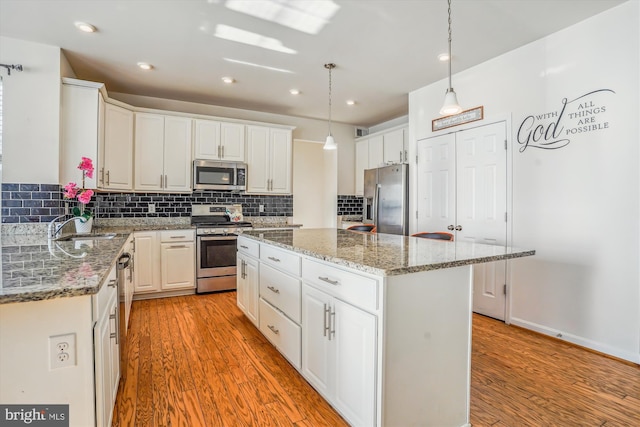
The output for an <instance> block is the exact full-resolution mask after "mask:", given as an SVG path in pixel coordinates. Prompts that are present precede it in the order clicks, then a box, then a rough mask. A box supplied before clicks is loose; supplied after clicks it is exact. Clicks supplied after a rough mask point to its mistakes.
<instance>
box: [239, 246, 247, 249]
mask: <svg viewBox="0 0 640 427" xmlns="http://www.w3.org/2000/svg"><path fill="white" fill-rule="evenodd" d="M240 247H241V248H242V249H249V246H245V245H240Z"/></svg>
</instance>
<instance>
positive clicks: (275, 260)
mask: <svg viewBox="0 0 640 427" xmlns="http://www.w3.org/2000/svg"><path fill="white" fill-rule="evenodd" d="M267 258H269V259H270V260H271V261H273V262H280V260H279V259H278V258H276V257H273V256H270V257H267Z"/></svg>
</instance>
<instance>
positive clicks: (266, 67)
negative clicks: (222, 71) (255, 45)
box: [222, 58, 294, 74]
mask: <svg viewBox="0 0 640 427" xmlns="http://www.w3.org/2000/svg"><path fill="white" fill-rule="evenodd" d="M222 59H224V60H225V61H227V62H233V63H234V64H241V65H248V66H250V67H257V68H262V69H265V70H270V71H278V72H280V73H289V74H294V73H293V71H290V70H285V69H284V68H276V67H269V66H268V65H260V64H255V63H253V62H246V61H240V60H238V59H231V58H222Z"/></svg>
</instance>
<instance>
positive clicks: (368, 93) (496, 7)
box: [0, 0, 624, 127]
mask: <svg viewBox="0 0 640 427" xmlns="http://www.w3.org/2000/svg"><path fill="white" fill-rule="evenodd" d="M265 1H268V3H271V6H272V7H274V6H275V7H276V9H277V10H276V12H277V13H276V17H277V18H281V17H286V16H289V15H290V13H289V14H287V13H286V12H287V10H288V11H289V12H291V11H292V10H294V11H295V10H298V11H299V10H300V9H306V8H310V9H311V11H310V13H311V14H318V13H320V11H321V9H322V8H321V6H323V3H327V2H328V3H329V5H330V6H331V5H333V6H334V8H335V6H337V10H336V11H335V14H334V15H333V16H332V17H331V18H330V19H329V20H328V21H327V22H326V23H325V24H326V25H324V27H323V28H322V29H321V30H320V31H319V32H318V33H317V34H308V33H306V32H302V31H299V30H296V29H292V28H289V27H287V26H284V25H281V24H278V23H275V22H273V21H270V20H266V19H261V18H258V17H255V16H250V15H249V14H246V13H241V12H238V11H234V10H231V9H230V7H229V6H231V4H230V3H233V1H232V0H124V1H121V0H0V35H2V36H7V37H13V38H19V39H24V40H30V41H35V42H40V43H45V44H50V45H55V46H60V47H61V48H62V49H63V50H64V53H65V55H66V57H67V58H68V60H69V62H70V64H71V66H72V68H73V69H74V71H75V73H76V74H77V77H78V78H81V79H85V80H94V81H100V82H105V83H106V86H107V90H108V91H110V92H123V93H131V94H138V95H146V96H153V97H161V98H170V99H178V100H183V101H191V102H199V103H207V104H214V105H221V106H226V107H234V108H242V109H249V110H258V111H268V112H271V113H276V114H286V115H292V116H300V117H311V118H318V119H326V118H327V116H328V84H329V83H328V77H329V76H328V71H327V70H326V69H325V68H324V64H325V63H327V62H334V63H336V64H337V68H336V69H335V70H334V71H333V109H332V111H333V113H332V114H333V119H334V120H335V121H339V122H344V123H350V124H354V125H360V126H367V127H368V126H371V125H374V124H377V123H381V122H384V121H386V120H389V119H393V118H396V117H399V116H402V115H405V114H407V93H408V92H410V91H412V90H415V89H418V88H420V87H423V86H426V85H428V84H431V83H433V82H436V81H439V80H441V79H443V78H445V77H446V76H447V65H446V63H442V62H439V61H438V60H437V55H438V54H440V53H442V52H445V51H446V50H447V2H446V0H333V1H332V0H265ZM265 1H263V0H249V1H248V3H250V11H251V12H252V13H256V12H258V11H260V10H261V9H260V6H263V5H264V3H265ZM623 2H624V0H453V2H452V3H453V4H452V31H453V57H454V59H453V62H452V67H453V73H454V74H455V73H456V72H457V71H461V70H464V69H467V68H469V67H472V66H474V65H476V64H479V63H481V62H483V61H486V60H487V59H490V58H492V57H495V56H497V55H500V54H502V53H504V52H507V51H510V50H512V49H515V48H517V47H519V46H522V45H524V44H527V43H530V42H532V41H534V40H537V39H539V38H541V37H544V36H546V35H548V34H551V33H553V32H555V31H558V30H560V29H562V28H565V27H568V26H570V25H573V24H575V23H577V22H579V21H581V20H584V19H586V18H588V17H590V16H592V15H595V14H598V13H600V12H602V11H604V10H606V9H608V8H611V7H614V6H616V5H618V4H620V3H623ZM238 3H239V1H238V0H235V4H238ZM310 6H311V7H310ZM324 6H326V4H325V5H324ZM75 21H85V22H88V23H91V24H93V25H94V26H95V27H97V29H98V32H96V33H93V34H85V33H81V32H80V31H78V30H77V29H76V28H75V26H74V22H75ZM320 22H321V23H322V21H320ZM218 25H227V26H231V27H235V28H237V29H241V30H244V31H250V32H252V33H256V34H259V35H261V36H263V37H266V38H273V39H277V40H279V41H280V42H281V45H282V46H284V47H286V48H288V49H289V50H293V51H295V53H283V52H278V51H274V50H267V49H264V48H261V47H256V46H251V45H246V44H241V43H238V42H234V41H229V40H224V39H221V38H219V37H216V36H214V34H215V32H216V28H218V27H217V26H218ZM305 28H310V27H309V26H305ZM224 58H228V59H232V60H235V61H243V62H249V63H253V64H259V65H264V66H268V67H272V68H279V69H285V70H289V71H290V72H288V73H284V72H281V71H273V70H268V69H264V68H257V67H254V66H248V65H244V64H240V63H234V62H229V61H227V60H225V59H224ZM15 61H16V62H19V61H20V58H16V59H15ZM140 61H145V62H149V63H151V64H153V65H154V66H155V69H154V70H152V71H146V72H145V71H143V70H140V69H139V68H138V67H137V66H136V64H137V63H138V62H140ZM22 65H23V66H24V67H25V71H26V72H28V68H29V64H28V63H23V64H22ZM223 76H232V77H233V78H234V79H235V80H236V83H234V84H232V85H225V84H224V83H223V82H222V81H221V77H223ZM446 86H447V85H446V83H443V85H442V94H443V97H444V92H445V90H446ZM453 86H454V88H455V78H454V81H453ZM291 88H297V89H299V90H300V91H301V92H302V93H301V94H300V95H298V96H293V95H290V94H289V89H291ZM458 95H459V99H460V101H461V102H462V103H463V104H464V94H458ZM347 99H354V100H356V105H354V106H347V105H346V102H345V101H346V100H347ZM463 106H464V105H463Z"/></svg>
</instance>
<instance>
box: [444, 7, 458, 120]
mask: <svg viewBox="0 0 640 427" xmlns="http://www.w3.org/2000/svg"><path fill="white" fill-rule="evenodd" d="M448 3H449V88H448V89H447V93H446V94H445V96H444V105H443V106H442V108H441V109H440V114H442V115H443V116H449V115H451V114H458V113H459V112H460V111H462V107H460V104H458V97H457V96H456V93H455V91H454V90H453V87H452V86H451V60H452V59H453V57H452V56H451V0H448Z"/></svg>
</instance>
